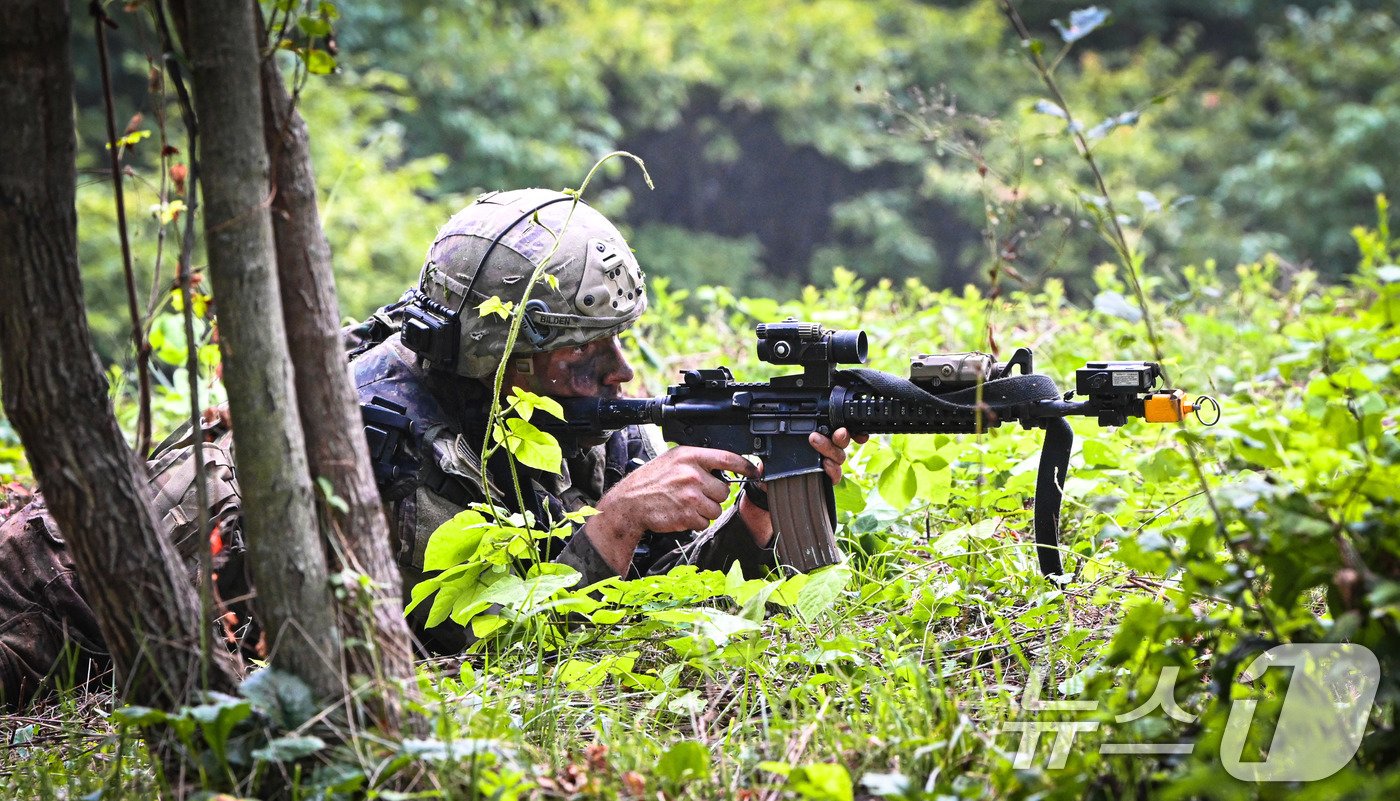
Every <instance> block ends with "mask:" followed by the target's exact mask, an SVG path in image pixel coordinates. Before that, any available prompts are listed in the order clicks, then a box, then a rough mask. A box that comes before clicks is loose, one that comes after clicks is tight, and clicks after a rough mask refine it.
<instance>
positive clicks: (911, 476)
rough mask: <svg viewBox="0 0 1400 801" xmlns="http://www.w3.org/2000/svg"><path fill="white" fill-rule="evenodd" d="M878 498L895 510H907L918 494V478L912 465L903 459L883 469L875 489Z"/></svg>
mask: <svg viewBox="0 0 1400 801" xmlns="http://www.w3.org/2000/svg"><path fill="white" fill-rule="evenodd" d="M876 488H877V489H878V490H879V491H880V497H882V498H884V499H885V502H886V503H888V504H889V505H890V506H893V507H894V508H896V509H907V508H909V505H910V503H912V502H913V500H914V498H915V497H916V496H917V495H918V493H919V477H918V475H917V474H916V473H915V472H914V465H913V464H912V463H910V462H908V461H905V460H904V459H899V460H898V461H896V462H895V463H894V464H892V465H890V466H889V467H887V468H885V472H883V473H881V474H880V481H879V483H878V484H877V487H876Z"/></svg>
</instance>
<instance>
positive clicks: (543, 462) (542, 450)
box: [505, 417, 564, 473]
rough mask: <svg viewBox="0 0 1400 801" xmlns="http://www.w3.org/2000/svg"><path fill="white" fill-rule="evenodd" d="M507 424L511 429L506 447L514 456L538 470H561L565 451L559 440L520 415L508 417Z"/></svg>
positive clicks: (552, 471) (507, 436)
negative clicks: (561, 447) (519, 416)
mask: <svg viewBox="0 0 1400 801" xmlns="http://www.w3.org/2000/svg"><path fill="white" fill-rule="evenodd" d="M505 424H506V428H508V429H510V433H509V434H507V435H506V447H507V448H508V449H509V450H510V452H511V455H512V456H514V457H515V458H517V459H519V460H520V462H521V464H524V465H526V466H528V467H533V468H535V469H536V470H543V471H545V472H548V473H558V472H559V469H560V465H562V464H563V460H564V452H563V450H561V449H560V447H559V442H558V440H556V439H555V438H554V437H552V436H550V435H549V434H546V433H545V432H543V431H541V430H539V429H538V428H536V427H535V426H533V425H531V424H530V423H528V422H526V421H524V420H521V419H520V418H518V417H511V418H509V419H507V420H506V423H505Z"/></svg>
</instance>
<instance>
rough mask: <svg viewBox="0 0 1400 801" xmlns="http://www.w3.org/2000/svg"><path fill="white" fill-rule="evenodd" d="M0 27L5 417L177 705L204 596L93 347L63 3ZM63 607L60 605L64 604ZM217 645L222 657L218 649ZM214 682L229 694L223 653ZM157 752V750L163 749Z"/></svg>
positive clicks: (84, 562)
mask: <svg viewBox="0 0 1400 801" xmlns="http://www.w3.org/2000/svg"><path fill="white" fill-rule="evenodd" d="M5 16H6V20H5V24H4V25H0V118H3V119H5V120H6V121H7V125H9V126H11V127H10V128H9V129H8V130H7V132H6V134H5V135H4V136H3V137H0V287H3V290H2V291H0V364H2V365H3V391H4V396H3V400H4V405H5V410H6V413H7V414H8V415H9V417H10V419H11V420H12V421H13V422H14V426H15V429H16V430H17V431H18V432H19V435H20V438H21V440H23V442H24V446H25V451H26V453H27V454H28V457H29V462H30V464H31V466H32V467H33V469H34V475H35V477H36V478H38V480H39V484H40V486H41V487H42V488H43V491H44V496H45V498H46V499H47V501H48V507H49V509H50V510H51V511H52V513H53V516H54V520H55V521H56V522H57V523H58V525H59V528H60V529H61V530H62V532H63V534H64V536H65V537H66V539H67V543H68V547H69V549H70V551H71V552H72V555H73V559H74V562H75V563H76V564H77V568H78V575H79V578H80V579H81V581H82V584H83V587H84V588H85V593H86V595H87V598H88V601H89V603H90V605H91V607H92V609H93V611H94V612H95V614H96V615H97V622H98V625H99V627H100V628H101V631H102V636H103V639H104V640H106V644H107V647H108V649H109V650H110V652H111V655H112V661H113V663H114V665H115V667H116V670H117V675H118V678H119V680H120V683H121V685H122V694H123V697H124V698H125V699H126V700H127V701H129V702H131V703H136V704H142V705H148V706H153V707H157V708H161V709H175V708H178V707H180V706H183V705H187V704H190V703H191V702H193V701H194V699H195V691H196V690H197V689H199V682H200V675H201V669H200V667H201V658H200V651H199V640H200V637H199V632H200V628H199V627H200V626H201V625H202V623H201V622H200V620H199V603H198V601H197V600H196V598H195V591H194V587H193V586H192V585H191V584H190V581H189V578H188V575H187V573H186V572H185V570H184V568H183V567H182V566H181V564H180V561H179V558H178V557H177V555H176V553H175V550H174V547H173V546H172V545H171V543H170V542H168V541H167V539H166V538H165V536H163V533H162V531H161V529H160V527H159V525H158V523H157V520H156V518H155V515H154V513H153V512H152V511H151V506H150V501H149V497H148V495H147V492H148V488H147V486H146V479H145V471H144V469H143V468H142V467H141V465H140V464H139V463H138V462H137V460H136V458H135V455H134V454H133V453H132V452H131V449H130V447H128V445H127V443H126V440H125V439H124V438H123V436H122V433H121V429H120V428H118V426H117V421H116V417H115V416H114V415H113V412H112V406H111V402H110V400H109V399H108V395H107V383H106V380H105V379H104V377H103V372H102V369H101V366H100V365H99V364H98V362H97V358H96V356H95V355H94V354H93V350H92V343H91V336H90V334H89V331H88V327H87V320H86V317H85V312H84V306H83V290H82V281H81V278H80V276H79V273H78V260H77V213H76V210H75V208H74V185H75V180H76V174H75V170H74V161H73V160H74V151H75V148H76V141H75V136H74V124H73V70H72V60H71V56H70V53H69V46H68V36H69V24H70V19H69V10H68V4H67V3H66V2H55V0H19V2H17V3H12V4H11V5H10V6H8V7H7V9H6V14H5ZM56 611H57V610H56ZM222 653H223V652H222V650H220V654H222ZM208 681H209V688H210V689H216V690H221V691H231V690H232V688H233V687H234V686H235V678H234V674H233V670H232V666H231V664H230V663H229V662H228V661H227V660H218V659H216V660H215V661H214V663H213V666H212V669H211V670H210V673H209V676H208ZM158 750H159V749H158Z"/></svg>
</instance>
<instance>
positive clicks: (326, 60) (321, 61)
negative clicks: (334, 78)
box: [306, 48, 335, 75]
mask: <svg viewBox="0 0 1400 801" xmlns="http://www.w3.org/2000/svg"><path fill="white" fill-rule="evenodd" d="M306 71H307V72H309V73H311V74H312V75H330V74H331V73H332V72H335V56H332V55H331V54H330V53H327V52H326V51H324V50H320V49H316V48H313V49H312V50H310V51H308V52H307V54H306Z"/></svg>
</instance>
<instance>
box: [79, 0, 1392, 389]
mask: <svg viewBox="0 0 1400 801" xmlns="http://www.w3.org/2000/svg"><path fill="white" fill-rule="evenodd" d="M1076 7H1077V4H1074V3H1070V2H1064V1H1063V0H1055V2H1042V3H1032V4H1028V5H1027V8H1025V9H1024V11H1023V13H1024V14H1025V15H1026V19H1027V24H1028V25H1030V26H1031V27H1032V29H1034V30H1037V31H1045V32H1047V33H1050V34H1051V35H1053V29H1052V28H1051V27H1050V21H1051V20H1054V19H1060V18H1064V17H1066V15H1067V14H1068V12H1069V11H1070V10H1072V9H1073V8H1076ZM1110 10H1111V12H1112V15H1111V18H1110V22H1109V23H1108V24H1107V25H1106V26H1104V27H1102V28H1100V29H1099V30H1097V31H1096V32H1095V33H1094V35H1093V36H1091V37H1088V38H1087V39H1086V40H1084V41H1080V42H1077V43H1076V48H1077V49H1076V50H1075V52H1074V55H1073V56H1072V57H1071V58H1070V59H1069V61H1068V62H1067V63H1065V64H1063V65H1061V69H1060V71H1059V73H1058V77H1059V79H1060V80H1061V82H1062V83H1063V85H1064V90H1065V92H1066V93H1067V95H1068V97H1069V100H1070V101H1071V103H1072V104H1073V105H1074V106H1075V107H1076V112H1075V113H1076V114H1077V115H1078V116H1079V117H1080V118H1081V119H1083V120H1085V121H1086V122H1085V123H1084V124H1085V126H1086V127H1091V128H1092V130H1091V136H1092V137H1093V138H1094V139H1096V140H1097V139H1100V138H1101V139H1102V141H1098V142H1096V153H1097V154H1098V156H1099V158H1100V160H1101V162H1102V164H1103V168H1104V169H1105V171H1106V178H1107V180H1108V184H1109V185H1110V186H1112V187H1113V188H1114V191H1115V192H1116V193H1118V194H1119V196H1120V197H1123V198H1126V199H1127V201H1126V203H1125V204H1124V206H1125V207H1124V208H1123V209H1122V213H1125V214H1130V215H1132V216H1133V217H1134V218H1135V222H1137V223H1138V224H1139V227H1140V229H1141V233H1142V237H1143V248H1144V249H1145V250H1146V251H1148V252H1149V253H1163V254H1169V259H1168V261H1169V262H1170V263H1171V264H1174V265H1189V264H1195V265H1204V264H1206V263H1207V262H1216V263H1219V264H1220V265H1223V266H1226V267H1231V266H1233V265H1234V264H1236V263H1248V262H1252V261H1257V260H1258V259H1260V258H1262V257H1263V256H1264V255H1265V254H1276V255H1277V256H1278V257H1279V258H1280V259H1282V260H1283V261H1284V262H1285V263H1286V264H1288V265H1290V266H1292V267H1295V268H1312V269H1315V270H1317V271H1318V272H1320V273H1321V274H1323V275H1325V276H1338V275H1341V274H1344V273H1346V272H1348V271H1349V270H1351V269H1353V266H1354V264H1355V261H1356V251H1355V246H1354V244H1353V242H1352V240H1351V235H1350V233H1349V231H1350V228H1351V227H1352V226H1354V225H1357V224H1360V223H1363V222H1366V221H1368V220H1370V219H1371V217H1372V209H1373V207H1374V206H1373V204H1374V197H1375V195H1376V194H1377V193H1379V192H1381V191H1383V190H1384V189H1385V188H1386V187H1387V186H1394V185H1396V183H1397V180H1400V163H1398V162H1397V161H1396V160H1395V159H1394V158H1393V142H1392V138H1391V136H1390V135H1389V133H1388V132H1391V131H1394V130H1396V126H1397V124H1400V97H1397V94H1400V85H1397V84H1396V83H1395V81H1394V80H1393V76H1394V67H1395V64H1396V62H1397V58H1400V56H1397V47H1400V45H1398V44H1397V36H1396V33H1397V30H1396V26H1397V22H1396V15H1395V13H1394V8H1393V6H1392V5H1391V4H1389V3H1387V2H1384V0H1361V2H1355V3H1340V4H1336V3H1326V2H1322V0H1304V2H1301V3H1284V2H1274V1H1273V0H1235V1H1234V2H1229V3H1215V2H1202V1H1201V0H1132V2H1124V3H1116V4H1113V6H1112V8H1111V9H1110ZM118 16H119V18H120V15H118ZM138 18H139V17H138V16H132V17H131V20H132V23H133V25H132V27H136V23H137V21H138ZM74 31H75V41H74V53H75V58H76V60H77V64H76V68H77V70H78V107H79V110H80V119H79V130H80V139H79V142H80V145H79V152H80V163H79V169H80V175H82V176H84V179H83V180H82V181H81V184H82V186H81V187H80V191H79V210H80V217H81V223H80V224H81V226H82V229H81V236H80V239H81V247H82V250H81V253H80V260H81V263H82V264H83V266H84V275H85V277H86V280H87V282H88V289H89V294H88V297H89V307H90V312H91V317H92V320H93V325H94V328H95V329H96V332H97V335H98V339H99V347H100V348H101V350H102V355H103V356H104V358H105V359H106V360H107V361H110V362H119V361H121V359H120V356H121V354H122V353H123V352H124V351H123V340H124V337H125V333H126V327H127V324H126V323H125V322H124V319H125V318H124V313H123V311H122V308H121V299H122V298H123V293H122V291H121V286H122V283H121V282H122V278H121V275H122V271H121V266H120V248H119V246H118V242H117V233H116V226H115V219H114V212H113V210H112V204H111V201H110V187H109V185H108V184H107V182H106V180H105V178H104V176H103V170H104V169H105V163H106V162H105V158H106V157H105V154H104V151H103V148H102V142H103V140H104V133H103V125H104V123H103V121H102V102H101V94H100V91H101V90H100V82H99V80H98V72H97V66H96V57H95V53H96V48H95V45H94V43H93V41H92V30H91V27H90V26H87V25H75V26H74ZM334 31H335V35H334V44H335V49H336V51H337V53H336V55H335V56H334V57H333V62H334V67H333V68H334V74H329V75H324V76H317V75H313V76H311V77H312V80H310V81H309V82H307V83H306V85H305V88H304V90H303V93H302V97H301V111H302V114H303V115H304V116H305V117H306V119H307V124H308V127H309V128H310V130H311V131H312V134H313V135H312V137H311V142H312V148H313V157H314V161H315V164H316V168H317V173H318V176H319V181H320V184H321V187H322V192H323V198H322V208H323V214H324V217H325V221H326V222H325V224H326V231H327V235H328V236H329V238H330V242H331V245H332V248H333V250H334V252H335V256H336V258H335V264H336V270H337V282H338V287H339V290H340V296H341V298H342V305H343V310H344V312H345V314H346V315H347V316H351V317H355V318H357V319H360V318H363V317H364V316H365V315H367V314H368V313H369V312H371V311H372V310H373V309H374V308H376V307H377V306H379V305H382V304H384V303H387V302H389V301H391V300H393V299H395V298H397V297H398V295H399V293H401V292H402V291H403V290H404V289H405V288H406V287H408V286H410V285H411V284H412V283H413V282H414V280H415V277H416V274H417V271H418V269H419V268H420V266H421V264H422V258H423V253H424V252H425V249H426V245H427V243H429V242H430V241H431V240H432V237H433V233H434V232H435V230H436V227H437V226H438V225H440V224H441V223H442V222H443V221H445V220H446V219H447V218H448V217H449V216H450V215H451V214H452V212H453V211H455V210H456V209H457V208H460V207H461V206H462V205H463V204H464V202H465V200H466V199H469V198H470V197H472V196H474V195H475V194H476V193H478V192H481V191H486V190H491V189H499V188H511V187H521V186H545V187H560V186H565V185H572V184H576V183H577V182H578V181H579V180H580V177H581V176H582V175H583V174H584V173H585V172H587V170H588V168H589V167H590V166H591V165H592V163H593V161H594V160H595V159H596V158H598V157H599V156H600V155H601V154H603V153H606V152H608V151H610V150H614V149H624V150H628V151H630V152H632V153H635V154H637V155H638V156H640V157H641V158H643V159H644V160H645V161H646V164H647V169H648V171H649V172H650V173H651V175H652V178H653V179H654V182H655V186H656V188H655V189H654V190H648V189H647V188H646V187H645V185H644V184H643V182H642V180H641V178H640V177H639V175H638V174H637V173H636V172H635V171H633V172H632V173H630V174H624V173H623V169H622V164H621V163H620V162H618V163H615V164H613V165H612V166H611V169H610V171H609V172H608V173H607V175H606V176H605V178H606V180H605V181H603V182H602V183H601V184H600V185H601V186H602V187H603V188H602V190H601V191H594V192H593V194H592V196H591V197H590V198H589V199H590V202H591V203H593V204H594V205H595V206H596V207H597V208H599V209H600V210H602V211H604V212H605V213H607V214H608V215H610V216H611V217H613V218H615V219H617V220H619V222H620V223H621V224H622V225H623V227H624V231H625V233H627V234H629V242H630V243H631V244H632V246H633V248H634V249H635V250H636V251H637V252H638V253H639V254H640V257H641V259H642V264H643V266H644V269H646V270H647V273H648V275H649V276H651V277H666V278H668V279H669V280H670V282H671V286H672V287H673V288H685V289H691V288H694V287H698V286H702V285H707V284H718V285H723V286H728V287H730V288H732V289H734V290H735V291H736V292H738V293H740V294H747V295H751V296H754V297H758V296H766V297H775V298H779V299H783V298H788V297H794V296H795V295H796V292H797V290H798V289H799V288H800V287H801V286H803V285H805V284H808V283H814V284H817V285H829V284H830V283H831V280H832V272H833V268H835V267H836V266H844V267H846V268H848V269H850V270H852V271H854V272H855V273H857V274H858V275H861V276H865V277H876V278H878V277H888V278H893V279H902V278H905V277H916V278H918V279H919V280H920V281H921V282H923V283H924V284H926V285H928V286H931V287H935V288H942V287H952V288H961V287H962V286H963V285H964V284H965V283H968V282H971V283H974V284H981V285H984V286H985V285H986V283H987V281H988V278H987V273H988V267H989V265H990V263H991V262H992V261H994V260H995V257H994V254H992V253H990V252H989V249H988V247H987V245H986V243H985V237H984V233H985V231H986V230H987V227H988V226H987V221H988V218H989V216H990V217H993V218H999V225H1000V227H1002V228H1004V229H1006V230H1007V231H1008V232H1010V233H1014V234H1015V235H1016V236H1015V237H1014V239H1013V249H1014V253H1012V254H1011V255H1012V257H1013V259H1014V262H1013V264H1014V268H1015V270H1014V273H1015V274H1017V275H1019V276H1020V277H1021V278H1020V279H1019V280H1020V283H1021V284H1022V285H1025V286H1038V285H1041V284H1043V282H1044V281H1045V280H1046V279H1048V278H1060V279H1063V280H1064V282H1065V284H1066V287H1067V290H1068V292H1069V293H1070V296H1071V297H1072V298H1074V299H1075V300H1076V301H1079V302H1086V301H1089V300H1091V299H1092V296H1093V294H1094V292H1095V289H1094V287H1093V284H1092V282H1091V281H1090V280H1089V277H1090V276H1091V274H1092V270H1093V268H1094V266H1095V265H1096V264H1098V263H1099V262H1101V261H1103V260H1105V259H1106V258H1108V257H1110V256H1111V251H1110V249H1109V248H1108V247H1107V246H1106V245H1103V244H1101V243H1099V242H1098V241H1097V240H1096V238H1095V237H1094V236H1092V235H1090V236H1084V235H1080V234H1078V233H1076V229H1077V228H1078V227H1080V226H1082V225H1084V222H1083V221H1084V220H1085V218H1086V216H1087V215H1086V213H1085V212H1086V210H1085V204H1086V202H1087V203H1091V202H1093V198H1092V196H1090V195H1089V193H1085V192H1083V191H1082V190H1081V188H1080V182H1079V181H1077V180H1075V179H1076V177H1077V174H1078V172H1079V171H1080V170H1081V169H1082V168H1081V166H1080V165H1079V163H1078V162H1077V159H1075V158H1073V157H1072V153H1073V150H1072V145H1071V144H1070V143H1069V142H1068V141H1067V140H1066V139H1065V138H1064V137H1062V136H1059V135H1057V134H1058V132H1057V131H1056V126H1055V125H1054V124H1053V123H1054V119H1053V118H1051V117H1047V116H1046V115H1044V114H1040V113H1037V112H1036V110H1035V109H1036V103H1037V101H1038V100H1039V99H1040V98H1041V96H1042V95H1043V90H1042V88H1041V87H1040V85H1039V79H1038V77H1037V76H1036V75H1035V74H1034V72H1033V71H1031V70H1029V69H1027V68H1026V66H1025V63H1024V60H1023V58H1022V55H1021V53H1020V52H1019V47H1018V45H1017V42H1016V39H1015V37H1014V36H1012V35H1011V32H1010V30H1009V27H1008V26H1007V24H1006V22H1005V20H1004V19H1003V17H1002V16H1001V14H1000V12H999V11H998V9H997V4H996V3H995V2H991V0H970V1H969V2H904V1H900V2H892V1H891V0H876V2H863V1H860V0H823V2H815V3H775V2H765V1H759V0H746V1H745V2H709V1H705V0H702V1H701V2H663V1H662V0H642V1H641V2H612V1H604V2H589V3H563V2H523V3H497V2H455V3H448V4H441V3H425V2H405V3H357V4H354V5H353V6H346V7H345V8H344V9H343V10H342V16H341V18H339V19H337V20H335V25H334ZM136 33H137V31H131V32H129V35H124V36H120V37H113V49H114V63H115V64H117V65H119V66H120V68H121V69H119V70H118V72H117V74H116V76H115V78H116V92H117V99H118V108H119V109H121V110H123V111H124V112H126V113H124V114H122V119H121V120H118V125H121V124H122V122H123V121H124V120H125V119H126V115H127V114H129V113H131V112H137V111H140V112H142V113H143V114H144V119H143V120H141V121H138V122H137V123H136V124H135V125H134V127H133V132H134V131H155V130H156V125H157V119H158V116H159V113H160V112H158V111H157V109H156V106H157V105H158V104H159V103H160V102H161V101H158V100H157V99H156V98H154V97H153V96H152V95H151V94H150V93H149V91H148V86H147V73H148V71H149V67H150V64H149V63H148V59H149V58H150V57H152V55H153V48H154V43H153V42H150V40H149V37H148V38H147V42H148V45H149V46H145V47H143V45H142V39H141V37H140V36H138V35H135V34H136ZM323 68H330V65H329V64H324V65H323ZM169 101H170V98H166V101H165V102H169ZM170 110H171V109H170V108H166V109H165V113H167V114H169V112H170ZM1101 120H1103V121H1105V122H1106V123H1107V124H1106V125H1100V124H1099V123H1100V121H1101ZM1116 123H1122V124H1121V125H1116ZM160 150H161V148H160V146H159V137H158V136H157V137H155V138H152V139H149V140H146V141H137V142H136V143H135V145H134V147H132V149H131V151H132V152H130V153H129V154H128V155H127V157H126V159H127V162H126V163H127V165H128V166H129V167H130V168H131V169H132V170H133V171H134V173H135V175H136V179H137V180H136V181H134V182H133V187H132V190H128V191H133V190H134V193H135V195H136V196H135V197H134V198H132V199H131V200H130V201H129V202H130V205H131V208H132V209H133V210H134V212H133V215H132V216H133V218H135V217H139V216H141V215H139V214H137V213H136V212H139V211H144V210H147V209H152V208H153V207H158V205H159V202H160V199H159V198H158V197H157V194H156V193H157V190H158V189H159V186H160V173H159V163H158V162H159V157H160ZM176 161H178V159H176ZM173 216H174V214H173V213H171V212H170V210H169V209H167V210H166V214H165V219H166V220H170V219H172V218H173ZM146 219H147V220H151V216H150V215H146ZM132 234H133V242H134V247H135V248H136V252H137V254H138V258H137V264H138V266H142V265H144V266H145V267H146V268H147V269H149V265H150V264H152V263H153V262H154V247H155V243H156V239H157V230H156V225H155V224H144V225H135V226H134V227H133V231H132ZM1012 280H1013V281H1016V280H1017V279H1012ZM169 334H170V336H171V337H172V338H175V339H178V338H179V331H178V325H175V323H174V320H172V322H171V330H170V332H169Z"/></svg>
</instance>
